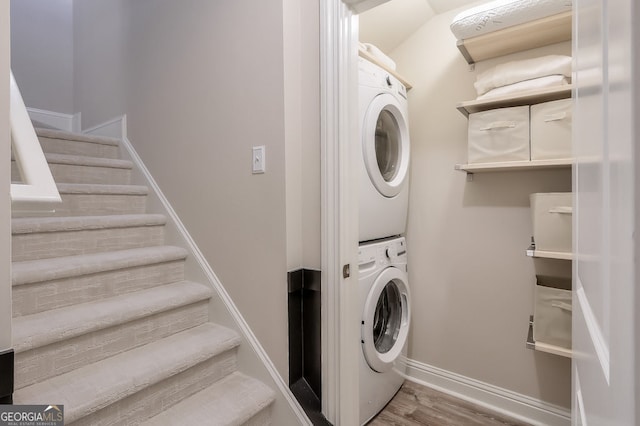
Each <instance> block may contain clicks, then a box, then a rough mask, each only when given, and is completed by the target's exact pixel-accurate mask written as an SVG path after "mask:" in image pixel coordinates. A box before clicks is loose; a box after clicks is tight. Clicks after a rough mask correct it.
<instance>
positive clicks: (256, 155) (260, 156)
mask: <svg viewBox="0 0 640 426" xmlns="http://www.w3.org/2000/svg"><path fill="white" fill-rule="evenodd" d="M251 162H252V172H253V174H257V173H264V171H265V152H264V145H261V146H254V147H253V149H252V155H251Z"/></svg>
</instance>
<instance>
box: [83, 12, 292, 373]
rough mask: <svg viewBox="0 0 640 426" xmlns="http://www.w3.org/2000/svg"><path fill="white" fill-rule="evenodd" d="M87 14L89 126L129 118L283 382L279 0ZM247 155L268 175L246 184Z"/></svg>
mask: <svg viewBox="0 0 640 426" xmlns="http://www.w3.org/2000/svg"><path fill="white" fill-rule="evenodd" d="M88 3H89V2H77V7H76V11H75V13H76V19H77V21H76V22H77V24H76V25H77V27H76V42H77V43H78V46H84V47H80V48H78V49H76V67H77V69H78V70H82V71H81V73H82V78H81V79H80V82H81V86H80V87H77V88H76V100H77V102H78V105H79V107H80V110H81V111H82V114H83V124H84V126H85V127H88V126H91V125H93V124H96V123H100V122H102V121H106V120H107V119H109V118H111V117H112V116H113V115H116V114H121V113H126V114H127V116H128V125H129V127H128V131H129V139H130V140H131V141H132V143H133V144H134V146H135V148H136V150H137V151H138V153H139V154H140V156H141V157H142V159H143V161H144V162H145V164H146V165H147V167H148V168H149V169H150V171H151V173H152V175H153V176H154V178H155V179H156V181H157V182H158V184H159V185H160V187H161V188H162V190H163V192H164V193H165V195H166V196H167V198H168V199H169V201H170V202H171V203H172V205H173V207H174V208H175V210H176V211H177V213H178V215H179V216H180V218H181V219H182V221H183V222H184V224H185V225H186V227H187V228H188V230H189V232H190V233H191V235H192V236H193V237H194V239H195V241H196V243H197V244H198V245H199V247H200V249H201V250H202V252H203V253H204V255H205V256H206V258H207V259H208V261H209V262H210V263H211V265H212V267H213V269H214V271H215V272H216V274H217V275H218V277H219V278H220V280H221V282H222V284H223V285H224V286H225V287H226V289H227V290H228V292H229V293H230V295H231V296H232V298H233V299H234V301H235V303H236V304H237V305H238V307H239V308H240V311H241V312H242V313H243V315H244V316H245V318H246V319H247V321H248V323H249V325H250V326H251V327H252V329H253V331H254V333H255V334H256V336H257V337H258V338H259V340H260V342H261V343H262V345H263V346H264V347H265V349H266V350H267V352H268V354H269V355H270V357H271V359H272V360H273V361H274V364H275V365H276V367H277V368H278V370H279V371H280V373H281V374H282V376H283V377H285V379H286V377H287V371H288V359H287V351H288V347H287V339H288V338H287V286H286V272H287V256H286V249H287V247H286V231H287V230H286V210H285V207H286V206H285V204H286V203H285V201H286V200H285V120H284V111H285V110H284V104H285V98H284V96H285V95H284V94H285V90H284V56H283V43H284V42H283V4H282V0H269V1H263V2H253V1H249V0H242V1H238V0H224V1H216V2H208V1H197V0H190V1H187V2H172V1H157V0H138V1H135V2H126V1H120V2H115V3H114V4H112V3H111V1H110V0H109V1H95V2H90V4H88ZM103 8H107V9H106V10H105V9H103ZM105 18H108V19H109V20H114V21H116V23H113V24H112V23H111V22H109V21H105ZM113 26H115V27H116V28H118V29H120V30H121V31H122V35H120V34H115V35H113V36H110V35H109V34H108V33H107V29H108V28H113ZM92 46H94V48H93V49H92V48H91V47H92ZM103 52H104V53H105V54H106V57H104V58H103V57H102V54H103ZM108 59H113V60H108ZM96 61H101V64H102V67H98V66H93V65H92V64H94V63H95V62H96ZM111 72H113V74H110V73H111ZM107 74H108V75H109V78H106V79H104V78H103V77H104V76H105V75H107ZM107 97H112V98H114V99H112V100H107V101H106V102H104V104H103V102H102V101H103V100H104V99H105V98H107ZM118 110H119V111H118ZM254 145H265V146H266V164H267V172H266V173H265V174H261V175H252V174H251V147H252V146H254Z"/></svg>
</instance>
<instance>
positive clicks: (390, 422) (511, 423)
mask: <svg viewBox="0 0 640 426" xmlns="http://www.w3.org/2000/svg"><path fill="white" fill-rule="evenodd" d="M368 425H369V426H467V425H468V426H530V425H529V424H528V423H523V422H521V421H519V420H514V419H511V418H509V417H505V416H503V415H501V414H497V413H494V412H491V411H488V410H486V409H485V408H482V407H479V406H477V405H475V404H471V403H469V402H466V401H463V400H460V399H458V398H454V397H452V396H450V395H447V394H445V393H442V392H438V391H436V390H433V389H431V388H428V387H425V386H421V385H419V384H416V383H413V382H410V381H408V380H407V381H405V383H404V385H402V388H401V389H400V390H399V391H398V393H397V394H396V396H395V397H394V398H393V399H392V400H391V402H389V404H387V406H386V407H385V408H384V410H382V412H380V414H378V415H377V416H376V417H374V418H373V420H371V422H369V424H368Z"/></svg>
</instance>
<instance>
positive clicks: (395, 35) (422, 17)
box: [360, 0, 487, 53]
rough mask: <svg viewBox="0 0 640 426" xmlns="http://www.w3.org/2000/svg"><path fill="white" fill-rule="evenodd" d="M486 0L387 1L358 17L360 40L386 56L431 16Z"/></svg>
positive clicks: (485, 0)
mask: <svg viewBox="0 0 640 426" xmlns="http://www.w3.org/2000/svg"><path fill="white" fill-rule="evenodd" d="M486 2H487V0H389V1H388V2H386V3H383V4H381V5H380V6H378V7H375V8H373V9H370V10H368V11H366V12H363V13H361V14H360V41H362V42H364V43H372V44H375V45H376V46H377V47H378V48H380V49H381V50H382V51H383V52H385V53H389V52H391V51H392V50H393V49H395V48H396V47H397V46H398V45H400V43H402V42H403V41H404V40H406V39H407V38H408V37H409V36H410V35H411V34H413V33H414V32H416V31H417V30H418V28H420V27H421V26H422V25H424V23H425V22H427V21H428V20H429V19H431V18H432V17H433V16H434V15H437V14H440V13H444V12H448V11H450V10H453V9H457V8H459V7H463V6H471V5H475V4H479V3H486Z"/></svg>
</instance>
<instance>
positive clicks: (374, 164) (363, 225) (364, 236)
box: [358, 58, 409, 242]
mask: <svg viewBox="0 0 640 426" xmlns="http://www.w3.org/2000/svg"><path fill="white" fill-rule="evenodd" d="M358 64H359V73H358V76H359V82H358V85H359V90H358V93H359V111H360V115H359V118H360V130H361V132H360V141H359V142H360V144H361V147H362V151H361V152H362V155H361V159H360V163H359V167H360V169H361V171H360V173H359V178H360V187H359V210H360V229H359V234H360V236H359V241H361V242H362V241H370V240H375V239H379V238H386V237H390V236H395V235H401V234H404V232H405V230H406V226H407V210H408V205H409V122H408V106H407V90H406V88H405V87H404V85H403V84H402V83H400V81H399V80H398V79H396V78H395V77H393V76H392V75H390V74H389V73H388V72H386V71H385V70H383V69H382V68H380V67H379V66H377V65H375V64H373V63H371V62H369V61H367V60H366V59H363V58H359V62H358Z"/></svg>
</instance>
